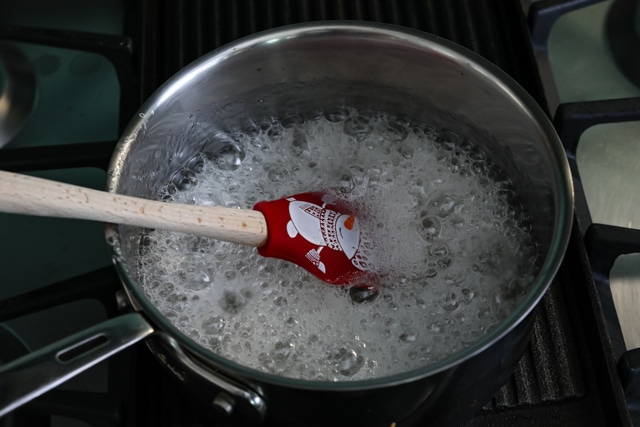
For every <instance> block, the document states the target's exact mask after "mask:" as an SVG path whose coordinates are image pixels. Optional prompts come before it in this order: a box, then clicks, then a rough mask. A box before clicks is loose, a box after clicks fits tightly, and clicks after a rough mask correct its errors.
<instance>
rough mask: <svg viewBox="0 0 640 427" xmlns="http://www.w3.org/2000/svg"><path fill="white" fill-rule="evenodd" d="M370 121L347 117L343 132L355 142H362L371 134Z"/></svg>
mask: <svg viewBox="0 0 640 427" xmlns="http://www.w3.org/2000/svg"><path fill="white" fill-rule="evenodd" d="M372 131H373V126H371V124H370V119H369V118H367V117H363V116H357V117H349V118H348V119H346V120H345V122H344V127H343V132H344V133H345V135H348V136H350V137H351V138H353V139H355V140H356V141H357V142H362V141H364V140H365V139H367V137H368V136H369V135H370V134H371V132H372Z"/></svg>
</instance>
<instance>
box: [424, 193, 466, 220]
mask: <svg viewBox="0 0 640 427" xmlns="http://www.w3.org/2000/svg"><path fill="white" fill-rule="evenodd" d="M462 206H463V201H462V199H461V198H459V197H457V196H454V195H452V194H440V195H438V196H436V197H434V198H433V199H431V200H430V201H429V202H428V203H427V207H428V209H430V210H431V211H432V212H433V213H434V214H436V215H437V216H439V217H440V218H446V217H448V216H449V215H451V214H453V213H454V212H458V211H460V210H461V209H462Z"/></svg>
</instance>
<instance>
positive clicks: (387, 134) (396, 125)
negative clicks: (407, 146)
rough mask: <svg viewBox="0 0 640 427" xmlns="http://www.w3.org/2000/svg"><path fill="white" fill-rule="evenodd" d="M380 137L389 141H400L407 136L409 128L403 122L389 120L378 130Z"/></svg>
mask: <svg viewBox="0 0 640 427" xmlns="http://www.w3.org/2000/svg"><path fill="white" fill-rule="evenodd" d="M380 134H381V136H382V138H384V139H385V140H387V141H390V142H402V141H404V140H405V139H407V136H409V129H407V127H406V125H405V124H404V123H401V122H399V121H396V120H390V121H388V122H387V123H386V126H384V128H383V129H382V130H381V132H380Z"/></svg>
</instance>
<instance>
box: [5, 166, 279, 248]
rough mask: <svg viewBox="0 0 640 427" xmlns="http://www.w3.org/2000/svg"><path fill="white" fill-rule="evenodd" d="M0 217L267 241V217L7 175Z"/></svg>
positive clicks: (241, 241)
mask: <svg viewBox="0 0 640 427" xmlns="http://www.w3.org/2000/svg"><path fill="white" fill-rule="evenodd" d="M0 212H6V213H16V214H25V215H36V216H47V217H60V218H75V219H87V220H93V221H101V222H110V223H115V224H128V225H135V226H140V227H148V228H159V229H164V230H171V231H178V232H182V233H191V234H197V235H199V236H204V237H210V238H214V239H218V240H224V241H227V242H233V243H239V244H242V245H249V246H254V247H260V246H262V245H264V244H265V242H266V240H267V224H266V222H265V219H264V216H263V215H262V214H261V213H260V212H257V211H255V210H250V209H234V208H226V207H217V206H196V205H184V204H174V203H163V202H158V201H153V200H146V199H139V198H135V197H129V196H123V195H119V194H112V193H107V192H104V191H98V190H92V189H89V188H84V187H79V186H76V185H72V184H66V183H61V182H56V181H50V180H46V179H42V178H36V177H32V176H28V175H20V174H16V173H11V172H4V171H0Z"/></svg>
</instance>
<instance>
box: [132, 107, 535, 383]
mask: <svg viewBox="0 0 640 427" xmlns="http://www.w3.org/2000/svg"><path fill="white" fill-rule="evenodd" d="M325 189H332V190H336V191H337V194H339V195H340V197H344V198H346V199H347V200H348V201H349V203H350V204H351V206H352V207H354V209H355V210H356V213H357V216H358V218H359V221H360V222H361V228H362V229H363V230H364V233H366V234H367V236H369V238H370V240H372V241H373V242H375V244H376V249H375V250H374V251H373V253H372V254H370V255H371V257H372V258H373V262H372V269H373V270H374V271H375V273H376V274H377V275H378V276H379V277H380V279H379V284H378V287H377V290H376V289H373V290H372V289H363V288H361V287H360V288H357V287H352V288H349V287H348V286H347V287H340V286H333V285H328V284H326V283H324V282H321V281H320V280H319V279H317V278H315V277H314V276H312V275H311V274H310V273H308V272H307V271H305V270H303V269H302V268H300V267H298V266H296V265H293V264H291V263H288V262H285V261H281V260H277V259H272V258H263V257H261V256H259V255H258V253H257V251H256V250H255V249H254V248H249V247H241V246H238V245H234V244H230V243H226V242H221V241H215V240H210V239H206V238H202V237H196V236H191V235H185V234H179V233H173V232H166V231H161V230H155V231H153V232H150V233H148V234H144V235H143V236H141V246H140V257H139V260H138V265H139V266H140V270H139V280H140V282H141V284H142V285H143V287H144V289H145V292H146V293H147V295H148V297H149V298H150V299H151V301H152V302H153V303H154V304H155V305H156V306H157V307H158V308H159V310H160V311H161V312H162V313H163V314H164V315H165V316H166V317H167V318H168V319H170V320H171V321H172V322H173V323H174V324H175V325H176V326H177V327H178V328H179V329H180V330H182V331H183V332H184V333H185V334H187V335H188V336H190V337H191V338H192V339H194V340H195V341H197V342H198V343H199V344H201V345H202V346H204V347H206V348H209V349H211V350H212V351H213V352H215V353H217V354H219V355H221V356H223V357H225V358H228V359H231V360H233V361H236V362H237V363H239V364H242V365H245V366H249V367H252V368H255V369H258V370H262V371H265V372H269V373H273V374H277V375H283V376H289V377H296V378H304V379H311V380H326V381H343V380H356V379H366V378H373V377H381V376H388V375H392V374H395V373H399V372H404V371H408V370H411V369H414V368H417V367H420V366H424V365H428V364H430V363H433V362H435V361H438V360H440V359H442V358H444V357H446V356H447V355H450V354H452V353H454V352H456V351H458V350H460V349H462V348H464V347H466V346H468V345H470V344H472V343H474V342H475V341H477V340H478V339H479V338H480V337H482V336H483V335H484V334H486V333H487V331H489V330H490V329H491V328H492V327H494V326H495V325H496V324H498V323H499V322H500V321H501V320H503V319H504V318H505V317H506V316H507V315H508V314H509V313H510V312H512V310H513V309H514V307H515V306H516V305H517V304H518V303H519V302H520V300H521V298H522V297H523V296H524V295H525V294H526V292H527V289H528V286H529V284H530V283H531V281H532V280H533V278H534V276H535V274H536V267H535V266H536V255H537V254H536V247H535V242H534V241H533V240H532V238H531V236H530V234H529V232H528V229H527V226H526V221H525V213H524V212H522V210H521V209H519V208H518V203H517V199H516V197H515V195H514V193H513V191H512V189H511V186H510V182H509V181H508V179H505V178H504V177H501V174H500V173H498V172H497V171H496V169H495V168H494V167H493V166H492V163H491V162H490V160H489V159H487V157H486V155H485V154H484V153H483V152H482V151H480V150H479V149H478V148H477V147H475V146H473V145H472V144H471V143H470V142H469V141H466V140H464V139H462V138H460V137H459V136H457V135H456V134H454V133H451V132H448V131H443V130H436V129H432V128H430V127H428V126H419V125H415V124H412V123H408V122H406V121H402V120H399V119H397V118H395V117H390V116H386V115H382V114H374V113H370V112H357V111H354V110H350V109H346V108H335V109H331V110H327V111H325V112H324V114H323V115H321V116H319V117H316V118H314V119H302V118H301V117H298V116H295V117H289V118H285V119H282V120H275V119H274V120H268V121H265V122H263V123H260V124H258V125H256V126H255V127H254V128H252V129H249V130H245V131H242V132H240V131H238V132H234V133H226V134H218V135H215V136H214V137H212V140H211V141H210V143H209V144H207V146H206V147H205V149H204V151H203V153H202V155H199V156H197V157H196V158H194V159H193V160H192V161H191V162H190V163H189V164H188V165H186V167H185V168H184V169H183V170H181V171H179V172H178V173H176V175H175V176H174V177H173V179H172V180H171V182H170V183H168V185H167V187H166V189H165V191H164V193H163V194H161V195H160V197H161V198H162V199H164V200H166V201H168V202H180V203H192V204H201V205H222V206H231V207H242V208H250V207H252V206H253V204H254V203H255V202H257V201H259V200H273V199H276V198H280V197H282V196H287V195H293V194H296V193H302V192H307V191H316V190H325Z"/></svg>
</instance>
